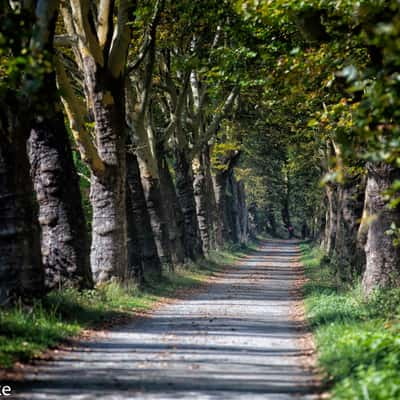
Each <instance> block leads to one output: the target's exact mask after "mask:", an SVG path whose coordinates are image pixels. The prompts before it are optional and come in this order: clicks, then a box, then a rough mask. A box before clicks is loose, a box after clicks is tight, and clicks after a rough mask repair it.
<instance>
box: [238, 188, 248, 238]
mask: <svg viewBox="0 0 400 400" xmlns="http://www.w3.org/2000/svg"><path fill="white" fill-rule="evenodd" d="M238 199H239V201H238V203H239V224H240V225H239V226H240V239H239V241H240V243H241V244H246V243H247V242H248V239H249V227H248V224H249V214H248V210H247V205H246V190H245V187H244V182H243V181H239V182H238Z"/></svg>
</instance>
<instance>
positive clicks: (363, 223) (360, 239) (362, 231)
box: [356, 176, 372, 274]
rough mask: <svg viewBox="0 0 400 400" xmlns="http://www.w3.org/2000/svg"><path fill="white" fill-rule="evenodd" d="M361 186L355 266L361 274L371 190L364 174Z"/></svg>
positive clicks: (364, 262)
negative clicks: (362, 197) (362, 187)
mask: <svg viewBox="0 0 400 400" xmlns="http://www.w3.org/2000/svg"><path fill="white" fill-rule="evenodd" d="M362 179H363V186H364V205H363V210H362V216H361V220H360V225H359V227H358V231H357V238H356V240H357V247H356V252H357V261H358V262H357V268H358V272H359V274H362V273H363V272H364V269H365V264H366V255H365V245H366V244H367V238H368V226H369V216H370V214H371V213H370V210H369V205H370V199H369V194H370V193H371V190H370V189H369V188H368V184H370V185H371V184H372V180H370V181H368V179H367V177H366V176H363V178H362Z"/></svg>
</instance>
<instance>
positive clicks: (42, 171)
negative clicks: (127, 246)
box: [28, 76, 92, 289]
mask: <svg viewBox="0 0 400 400" xmlns="http://www.w3.org/2000/svg"><path fill="white" fill-rule="evenodd" d="M52 79H53V81H54V83H53V84H52V85H51V82H48V85H47V87H46V89H45V90H46V92H47V96H45V97H46V98H47V99H49V101H50V102H51V103H50V104H47V106H46V109H45V110H41V111H42V112H37V113H36V116H35V121H34V123H33V126H32V128H31V132H30V138H29V141H28V154H29V159H30V164H31V175H32V179H33V183H34V188H35V192H36V196H37V200H38V203H39V222H40V226H41V231H42V237H41V247H42V260H43V266H44V269H45V286H46V288H48V289H55V288H61V287H71V286H73V287H78V288H87V287H90V286H91V285H92V276H91V271H90V264H89V237H88V233H87V230H86V224H85V216H84V212H83V207H82V198H81V193H80V188H79V180H78V176H77V173H76V170H75V166H74V162H73V159H72V153H71V147H70V143H69V139H68V133H67V131H66V129H65V125H64V118H63V116H62V114H60V113H58V112H56V111H55V110H52V109H51V108H52V107H54V103H52V98H53V97H54V93H56V87H55V77H54V76H53V77H52ZM49 90H50V92H49ZM54 101H57V99H54Z"/></svg>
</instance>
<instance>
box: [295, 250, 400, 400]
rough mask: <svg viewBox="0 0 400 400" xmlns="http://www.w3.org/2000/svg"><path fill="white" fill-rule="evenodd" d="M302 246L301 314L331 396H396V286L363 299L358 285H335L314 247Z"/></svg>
mask: <svg viewBox="0 0 400 400" xmlns="http://www.w3.org/2000/svg"><path fill="white" fill-rule="evenodd" d="M302 250H303V260H302V261H303V264H304V266H305V271H306V276H307V278H308V282H307V283H306V286H305V305H306V312H307V317H308V321H309V324H310V326H311V328H312V330H313V332H314V334H315V338H316V343H317V347H318V352H319V364H320V367H321V369H322V370H323V371H324V372H325V376H326V377H325V379H326V381H327V384H329V385H330V387H331V393H332V399H341V400H398V399H400V290H399V289H396V290H387V291H380V292H376V293H375V294H374V296H372V298H371V299H370V300H368V301H365V300H364V299H363V297H362V294H361V290H360V288H359V286H357V285H355V286H354V287H347V288H344V287H338V286H337V285H336V284H335V279H334V277H333V276H332V273H331V271H330V268H329V266H327V265H323V263H321V261H322V256H323V255H322V253H321V252H320V251H319V250H318V249H317V248H312V247H310V246H308V245H303V246H302Z"/></svg>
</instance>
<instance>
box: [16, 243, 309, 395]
mask: <svg viewBox="0 0 400 400" xmlns="http://www.w3.org/2000/svg"><path fill="white" fill-rule="evenodd" d="M298 255H299V249H298V247H297V245H296V243H294V242H289V241H287V242H285V241H278V242H276V241H275V242H265V243H263V244H262V246H261V247H260V250H259V251H257V252H255V253H254V254H253V255H251V256H249V257H243V258H242V260H241V262H240V263H239V265H237V266H233V267H232V268H231V270H230V271H229V272H227V273H226V274H224V275H221V276H220V277H219V279H218V280H217V281H216V282H215V283H213V284H212V285H210V286H209V288H208V290H207V291H206V292H205V293H201V294H199V295H197V296H195V297H194V298H192V299H186V300H183V301H179V302H177V303H175V304H170V305H167V306H165V307H163V308H162V309H160V310H158V311H157V312H155V313H154V315H153V316H152V317H151V318H149V319H147V320H143V321H141V322H136V323H132V324H130V325H126V326H122V327H118V328H116V329H114V330H112V331H111V332H109V333H108V334H107V336H106V337H105V338H101V339H98V338H97V339H95V340H92V341H88V342H79V343H77V345H76V347H75V348H74V349H73V350H72V351H68V352H66V353H64V354H62V355H60V358H59V359H57V360H55V361H47V362H42V363H39V364H37V365H36V366H33V367H30V368H29V371H28V373H27V376H26V381H25V382H24V384H23V385H21V386H20V387H18V388H17V390H16V391H15V392H17V393H19V394H18V397H14V398H19V399H29V400H31V399H32V400H36V399H45V400H48V399H213V400H222V399H227V400H228V399H229V400H230V399H246V400H253V399H266V400H268V399H271V400H275V399H276V400H286V399H299V398H303V399H311V398H314V397H313V396H312V392H313V387H312V378H313V377H312V375H311V373H310V372H309V371H308V370H305V369H304V368H303V367H302V365H301V362H300V355H301V350H300V349H299V347H298V339H299V337H300V336H301V333H300V332H301V331H300V330H299V329H298V328H299V327H298V324H297V323H296V322H295V321H293V320H292V319H291V318H290V311H291V307H292V306H293V300H292V299H291V297H290V289H291V288H292V285H293V284H294V281H295V280H296V278H297V276H296V272H295V269H293V268H292V265H293V261H294V260H295V259H296V257H297V256H298Z"/></svg>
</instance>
